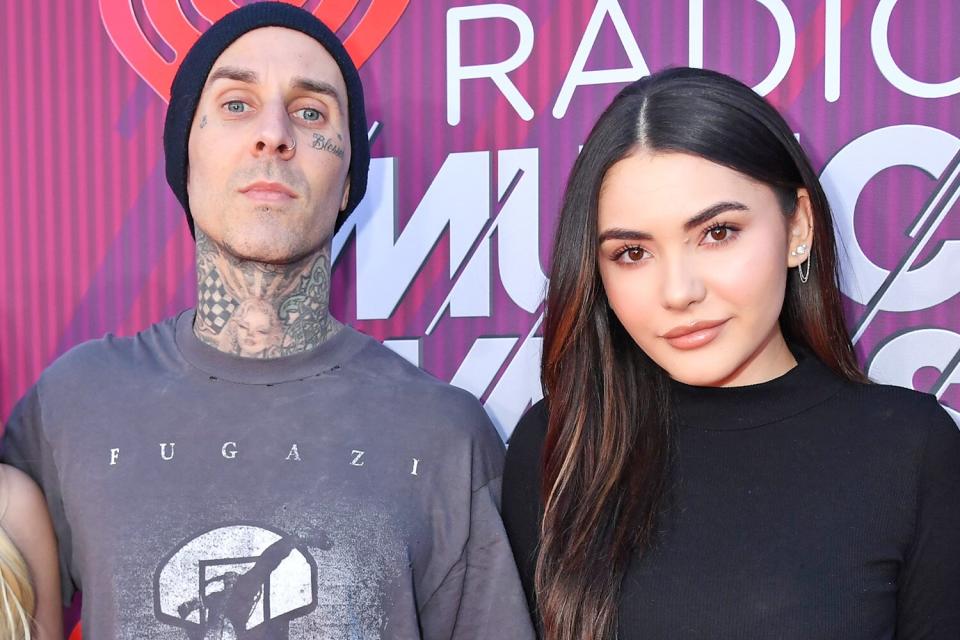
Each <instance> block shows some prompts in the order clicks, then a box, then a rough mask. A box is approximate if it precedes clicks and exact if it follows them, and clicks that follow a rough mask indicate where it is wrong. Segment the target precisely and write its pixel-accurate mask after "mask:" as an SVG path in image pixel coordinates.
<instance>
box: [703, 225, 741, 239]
mask: <svg viewBox="0 0 960 640" xmlns="http://www.w3.org/2000/svg"><path fill="white" fill-rule="evenodd" d="M735 233H736V229H734V228H732V227H730V226H728V225H726V224H718V225H714V226H712V227H710V228H709V229H707V231H706V233H705V234H704V238H703V239H704V240H705V241H706V244H719V243H721V242H726V241H728V240H732V239H733V236H734V234H735Z"/></svg>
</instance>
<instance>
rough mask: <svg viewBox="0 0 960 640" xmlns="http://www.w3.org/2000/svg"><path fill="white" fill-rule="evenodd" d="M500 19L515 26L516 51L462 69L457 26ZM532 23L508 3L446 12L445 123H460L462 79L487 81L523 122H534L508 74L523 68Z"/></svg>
mask: <svg viewBox="0 0 960 640" xmlns="http://www.w3.org/2000/svg"><path fill="white" fill-rule="evenodd" d="M490 18H502V19H504V20H509V21H510V22H512V23H513V24H514V25H516V27H517V30H518V31H519V32H520V43H519V44H518V45H517V50H516V51H514V52H513V54H512V55H511V56H510V57H509V58H507V59H506V60H504V61H502V62H496V63H491V64H477V65H470V66H464V65H463V64H462V57H461V55H460V53H461V51H460V26H461V23H462V22H464V21H466V20H484V19H490ZM533 38H534V35H533V23H532V22H530V17H529V16H527V14H526V13H524V12H523V11H521V10H520V9H518V8H517V7H514V6H511V5H508V4H485V5H478V6H475V7H455V8H452V9H449V10H448V11H447V123H448V124H450V125H451V126H452V125H456V124H459V123H460V85H461V83H462V82H463V81H464V80H475V79H477V78H490V79H491V80H493V83H494V84H495V85H497V88H498V89H500V92H501V93H502V94H503V96H504V97H505V98H506V99H507V101H508V102H509V103H510V106H512V107H513V109H514V110H515V111H516V112H517V114H518V115H519V116H520V117H521V118H523V119H524V120H532V119H533V107H531V106H530V103H529V102H527V100H526V98H524V97H523V95H522V94H521V93H520V90H519V89H517V85H515V84H514V83H513V81H512V80H510V77H509V76H507V74H508V73H509V72H511V71H513V70H515V69H517V68H518V67H519V66H520V65H522V64H523V63H524V62H525V61H526V60H527V58H528V57H530V52H531V51H533Z"/></svg>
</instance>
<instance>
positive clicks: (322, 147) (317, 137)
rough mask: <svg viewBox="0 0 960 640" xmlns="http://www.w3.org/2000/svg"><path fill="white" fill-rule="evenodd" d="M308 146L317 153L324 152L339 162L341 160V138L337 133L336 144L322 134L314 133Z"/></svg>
mask: <svg viewBox="0 0 960 640" xmlns="http://www.w3.org/2000/svg"><path fill="white" fill-rule="evenodd" d="M310 146H311V147H313V148H314V149H317V150H318V151H326V152H327V153H332V154H333V155H335V156H337V157H338V158H340V159H341V160H342V159H343V136H342V135H340V134H339V133H338V134H337V142H334V140H333V138H328V137H326V136H325V135H323V134H322V133H315V134H313V142H311V143H310Z"/></svg>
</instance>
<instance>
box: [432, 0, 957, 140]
mask: <svg viewBox="0 0 960 640" xmlns="http://www.w3.org/2000/svg"><path fill="white" fill-rule="evenodd" d="M660 1H661V2H666V0H660ZM753 1H754V2H756V3H757V4H759V5H760V6H762V7H763V8H764V9H766V10H767V11H769V12H770V15H771V16H773V19H774V23H775V24H776V27H777V35H778V39H779V42H778V48H777V57H776V60H774V62H773V67H772V68H771V69H770V71H769V73H767V75H766V77H765V78H763V80H761V81H760V82H759V83H757V84H756V85H755V86H754V87H753V89H754V91H756V92H757V93H759V94H760V95H763V96H765V95H768V94H769V93H770V92H772V91H773V90H774V89H776V88H777V87H778V86H780V83H782V82H783V80H784V78H786V76H787V74H788V73H789V71H790V67H791V65H792V64H793V60H794V57H795V55H796V49H797V30H796V22H795V21H794V19H793V15H792V14H791V13H790V9H789V8H788V7H787V5H786V3H785V2H784V0H753ZM896 4H897V0H880V1H879V2H878V5H877V8H876V9H875V11H874V14H873V18H872V22H871V25H870V45H871V51H872V54H873V58H874V60H875V62H876V64H877V67H878V69H879V70H880V72H881V73H882V74H883V76H884V77H885V78H886V79H887V81H888V82H890V83H891V84H892V85H893V86H894V87H895V88H897V89H898V90H900V91H902V92H903V93H906V94H907V95H910V96H915V97H919V98H944V97H949V96H953V95H957V94H960V76H958V77H956V78H954V79H952V80H948V81H945V82H923V81H920V80H917V79H915V78H913V77H911V76H909V75H908V74H907V73H905V72H904V71H903V70H902V69H901V68H900V67H899V65H897V63H896V61H895V60H894V59H893V55H892V53H891V52H890V41H889V30H890V21H891V15H892V13H893V9H894V7H895V6H896ZM704 5H705V1H704V0H688V23H687V37H688V58H687V64H688V65H690V66H691V67H698V68H703V67H704V38H705V35H704V31H705V29H704ZM711 10H712V11H723V10H726V9H724V8H721V7H719V6H717V7H713V6H712V7H711ZM480 18H504V19H507V20H510V21H511V22H513V23H514V24H515V25H516V26H517V29H518V30H519V31H520V44H519V46H518V48H517V51H516V52H514V54H513V55H512V56H510V58H508V59H507V60H505V61H503V62H498V63H494V64H483V65H471V66H464V65H463V63H462V61H461V55H460V54H461V37H460V25H461V23H462V22H463V21H465V20H473V19H480ZM607 18H609V20H610V22H611V24H612V25H613V27H614V28H615V30H616V34H617V38H618V39H619V41H620V45H621V46H622V47H623V50H624V52H625V53H626V55H627V58H628V59H629V66H627V67H624V68H620V69H595V70H589V71H588V70H586V68H585V67H586V64H587V60H588V59H589V57H590V53H591V52H592V51H593V48H594V47H595V46H596V44H597V40H598V38H599V35H600V29H601V27H602V26H603V23H604V20H606V19H607ZM842 28H843V0H824V31H823V47H824V48H823V74H824V78H823V80H824V82H823V97H824V99H825V100H826V101H827V102H836V101H837V100H839V99H840V89H841V86H840V78H841V76H840V69H841V57H842V39H841V31H842ZM533 46H534V29H533V24H532V23H531V21H530V18H529V16H527V14H525V13H524V12H523V11H522V10H520V9H518V8H517V7H512V6H509V5H505V4H489V5H476V6H472V7H458V8H454V9H450V10H449V11H448V12H447V122H448V123H449V124H451V125H456V124H459V123H460V105H461V99H460V98H461V96H460V90H461V83H462V81H464V80H471V79H476V78H490V79H491V80H493V81H494V83H495V84H496V86H497V87H498V88H499V89H500V91H501V92H502V93H503V95H504V96H505V97H506V98H507V100H508V102H509V103H510V105H511V106H512V107H513V109H514V110H515V111H516V112H517V113H518V114H519V115H520V117H521V118H523V119H524V120H531V119H532V118H533V117H534V115H535V114H534V111H533V109H532V108H531V107H530V103H529V102H528V101H527V100H526V98H524V97H523V94H522V93H521V92H520V90H519V88H518V87H517V86H516V85H515V84H514V83H513V82H512V81H511V80H510V78H509V77H508V76H507V73H509V72H510V71H513V70H515V69H517V68H519V67H520V66H521V65H522V64H524V63H525V62H526V61H527V59H528V58H529V56H530V53H531V52H532V50H533ZM547 46H549V43H548V45H547ZM564 54H565V52H560V54H559V55H560V56H562V55H564ZM555 57H556V56H555ZM674 62H677V61H674ZM649 73H650V70H649V67H648V65H647V63H646V60H645V59H644V56H643V53H642V52H641V49H640V46H639V44H638V43H637V40H636V38H635V37H634V35H633V32H632V31H631V29H630V24H629V20H628V18H627V17H626V15H625V13H624V11H623V7H622V6H621V4H620V0H597V2H596V4H595V5H594V9H593V12H592V13H591V15H590V19H589V21H588V22H587V26H586V28H585V29H584V33H583V36H582V37H581V39H580V42H579V44H578V46H577V50H576V52H575V53H574V55H573V60H572V62H571V64H570V67H569V68H568V70H567V73H566V75H565V76H564V80H563V84H562V85H561V87H560V91H559V92H558V94H557V98H556V101H555V102H554V105H553V109H552V115H553V117H554V118H557V119H561V118H563V117H565V116H566V114H567V111H568V109H569V107H570V101H571V99H572V97H573V94H574V92H575V91H576V89H577V88H578V87H582V86H590V85H603V84H626V83H628V82H631V81H633V80H636V79H638V78H641V77H643V76H645V75H649Z"/></svg>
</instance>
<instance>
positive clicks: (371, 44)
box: [100, 0, 410, 102]
mask: <svg viewBox="0 0 960 640" xmlns="http://www.w3.org/2000/svg"><path fill="white" fill-rule="evenodd" d="M137 1H138V0H100V17H101V19H102V20H103V26H104V27H105V28H106V30H107V35H109V36H110V40H112V41H113V45H114V46H115V47H116V48H117V50H118V51H119V52H120V55H121V56H123V59H124V60H126V61H127V64H129V65H130V66H131V67H133V69H134V70H135V71H136V72H137V74H139V75H140V77H141V78H143V79H144V80H145V81H146V83H147V84H148V85H150V86H151V87H152V88H153V90H154V91H156V92H157V95H159V96H160V97H161V98H163V99H164V100H165V101H167V102H169V101H170V84H171V83H172V82H173V76H174V75H175V74H176V72H177V68H178V66H179V65H180V61H181V60H182V59H183V57H184V56H185V55H186V54H187V51H189V50H190V47H192V46H193V43H194V42H196V41H197V38H199V37H200V33H201V31H199V30H198V29H197V28H196V27H195V26H194V25H193V24H192V23H191V22H190V20H189V18H187V16H186V14H185V13H184V12H183V8H182V7H181V3H180V2H178V1H177V0H139V1H140V2H142V6H141V7H140V13H141V14H142V16H143V17H141V16H138V15H137V8H136V7H135V6H134V3H135V2H137ZM186 1H189V0H186ZM284 1H285V2H287V3H288V4H293V5H298V6H303V5H304V4H305V1H304V0H301V1H300V2H297V1H296V0H284ZM359 3H360V0H322V2H321V3H320V5H319V6H318V7H317V8H316V9H314V10H313V14H314V15H315V16H317V18H319V19H320V20H322V21H323V23H324V24H326V25H327V26H328V27H330V29H332V30H333V31H336V30H337V29H339V28H340V27H342V26H343V23H344V22H346V20H347V18H349V17H350V14H351V13H352V12H353V10H354V9H355V8H356V7H357V5H358V4H359ZM192 4H193V8H194V9H195V10H196V12H197V13H198V14H199V15H201V16H202V17H204V18H206V19H207V20H208V21H210V22H216V21H217V20H219V19H220V18H222V17H223V16H225V15H226V14H228V13H229V12H231V11H233V10H234V9H236V8H237V7H238V6H239V5H238V4H236V2H235V0H192ZM408 4H410V0H371V2H370V6H369V7H367V11H366V12H365V13H364V14H363V17H362V18H360V21H359V22H358V23H357V26H356V28H355V29H354V30H353V32H352V33H350V34H349V35H348V36H347V37H346V38H345V39H344V41H343V45H344V47H346V49H347V52H348V53H349V54H350V57H351V58H353V62H354V64H356V65H357V68H358V69H359V68H360V67H361V66H363V64H364V63H365V62H366V61H367V60H369V59H370V56H371V55H373V52H374V51H376V50H377V47H379V46H380V45H381V44H382V43H383V41H384V40H386V38H387V36H388V35H389V34H390V31H392V30H393V27H394V26H395V25H396V24H397V22H398V21H399V20H400V16H402V15H403V12H404V11H405V10H406V8H407V5H408ZM143 22H148V23H149V25H145V24H142V23H143ZM147 26H148V27H149V28H150V29H151V30H152V31H153V32H155V34H156V36H158V37H159V38H161V39H162V40H163V42H164V43H165V44H166V45H167V47H169V49H171V50H172V52H173V55H172V59H170V60H168V59H167V58H166V57H165V56H164V54H163V53H162V52H161V51H159V50H158V49H157V47H155V46H154V44H153V43H152V42H151V39H150V37H149V36H148V35H147V31H148V29H147V28H145V27H147Z"/></svg>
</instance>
